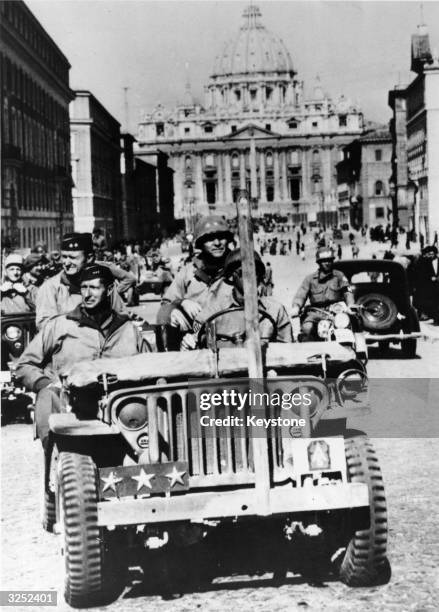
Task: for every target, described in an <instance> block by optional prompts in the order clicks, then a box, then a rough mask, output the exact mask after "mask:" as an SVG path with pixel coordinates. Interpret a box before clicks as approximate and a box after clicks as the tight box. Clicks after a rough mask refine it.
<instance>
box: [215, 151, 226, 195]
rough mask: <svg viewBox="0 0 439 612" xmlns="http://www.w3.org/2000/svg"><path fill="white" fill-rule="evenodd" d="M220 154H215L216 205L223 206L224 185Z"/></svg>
mask: <svg viewBox="0 0 439 612" xmlns="http://www.w3.org/2000/svg"><path fill="white" fill-rule="evenodd" d="M222 157H223V156H222V155H221V153H217V155H216V158H217V176H218V204H219V205H220V206H222V205H223V204H224V184H223V159H222Z"/></svg>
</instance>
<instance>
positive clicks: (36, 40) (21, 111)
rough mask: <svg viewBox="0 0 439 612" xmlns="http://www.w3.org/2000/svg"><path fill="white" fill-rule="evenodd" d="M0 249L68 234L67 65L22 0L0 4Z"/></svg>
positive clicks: (50, 244)
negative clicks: (0, 125) (0, 206)
mask: <svg viewBox="0 0 439 612" xmlns="http://www.w3.org/2000/svg"><path fill="white" fill-rule="evenodd" d="M0 15H1V19H0V33H1V36H0V63H1V72H2V75H1V90H2V110H1V113H2V122H1V124H2V128H1V129H2V132H1V134H2V156H1V157H2V159H1V174H2V208H1V215H2V230H1V237H2V244H3V245H4V247H6V248H29V247H32V246H33V245H34V244H35V243H36V242H38V241H42V242H45V243H46V244H47V245H48V247H49V248H57V246H58V244H59V240H60V237H61V235H62V233H63V232H68V231H72V229H73V216H72V196H71V176H70V135H69V111H68V107H69V102H70V100H71V99H72V97H73V96H72V92H71V90H70V88H69V69H70V64H69V62H68V61H67V59H66V58H65V56H64V55H63V54H62V53H61V51H60V50H59V48H58V47H57V46H56V45H55V43H54V42H53V40H52V39H51V38H50V36H49V35H48V34H47V32H46V31H45V30H44V29H43V27H42V26H41V25H40V23H39V22H38V20H37V19H36V18H35V17H34V15H33V14H32V13H31V11H30V10H29V9H28V8H27V6H26V5H25V4H24V2H22V1H21V0H17V1H14V2H12V1H4V2H1V3H0Z"/></svg>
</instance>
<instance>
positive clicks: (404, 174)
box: [389, 24, 439, 241]
mask: <svg viewBox="0 0 439 612" xmlns="http://www.w3.org/2000/svg"><path fill="white" fill-rule="evenodd" d="M411 54H412V62H411V70H412V71H413V72H416V73H417V74H416V77H415V78H414V80H413V81H412V82H411V83H410V84H409V85H408V86H407V87H402V86H398V87H396V88H395V89H394V90H391V91H390V92H389V106H390V107H391V109H392V111H393V118H392V120H391V123H390V129H391V133H392V140H393V175H394V181H395V184H396V185H397V199H398V206H399V207H400V208H401V209H403V210H405V211H406V216H407V220H408V226H409V228H410V229H414V230H415V232H420V233H422V234H423V235H424V237H425V238H426V240H427V241H430V240H433V239H434V235H435V233H436V232H439V59H438V57H433V56H432V53H431V52H430V41H429V36H428V32H427V28H426V26H425V25H424V24H422V25H420V26H418V31H417V33H416V34H414V35H413V36H412V45H411Z"/></svg>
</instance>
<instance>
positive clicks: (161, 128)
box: [155, 123, 165, 136]
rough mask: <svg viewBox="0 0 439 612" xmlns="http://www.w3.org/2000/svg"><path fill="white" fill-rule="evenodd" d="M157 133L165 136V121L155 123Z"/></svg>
mask: <svg viewBox="0 0 439 612" xmlns="http://www.w3.org/2000/svg"><path fill="white" fill-rule="evenodd" d="M155 133H156V136H163V134H164V133H165V124H164V123H156V124H155Z"/></svg>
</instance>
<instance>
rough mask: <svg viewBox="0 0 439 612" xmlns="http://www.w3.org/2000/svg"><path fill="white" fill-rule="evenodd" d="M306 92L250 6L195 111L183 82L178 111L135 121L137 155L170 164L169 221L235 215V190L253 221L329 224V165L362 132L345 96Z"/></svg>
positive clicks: (332, 196) (332, 187) (332, 178)
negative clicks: (244, 193)
mask: <svg viewBox="0 0 439 612" xmlns="http://www.w3.org/2000/svg"><path fill="white" fill-rule="evenodd" d="M311 91H312V93H311V95H309V96H306V95H305V89H304V84H303V82H302V81H301V80H300V79H299V78H298V75H297V73H296V71H295V70H294V67H293V63H292V60H291V57H290V54H289V52H288V49H287V47H286V45H285V44H284V42H283V41H282V40H281V39H280V38H278V37H277V36H275V35H274V34H272V33H271V32H269V31H268V30H267V29H266V28H265V27H264V25H263V24H262V22H261V12H260V10H259V8H258V7H256V6H254V5H251V6H249V7H248V8H247V9H246V10H245V11H244V14H243V22H242V25H241V27H240V29H239V32H238V33H237V35H236V36H235V37H234V38H233V39H232V40H231V41H229V42H227V43H226V44H225V45H224V47H223V49H222V50H221V52H220V53H219V54H218V56H217V57H216V58H215V61H214V66H213V70H212V74H211V76H210V78H209V80H208V83H207V85H206V87H205V102H204V105H201V104H200V103H198V102H197V101H196V100H194V99H193V96H192V94H191V90H190V86H189V84H187V85H186V91H185V99H184V102H183V103H182V104H179V105H177V106H176V107H175V108H174V109H172V110H170V109H166V108H164V107H162V106H161V105H158V106H157V107H156V108H155V109H154V110H153V112H152V113H150V114H146V115H144V116H143V117H142V119H141V122H140V124H139V129H138V134H137V140H138V144H137V149H136V154H137V155H138V156H140V157H144V158H145V159H146V160H147V158H148V157H149V156H151V155H154V154H156V153H157V152H158V151H161V152H163V153H166V154H167V155H168V156H169V165H170V166H171V167H172V168H173V170H174V193H175V200H174V205H175V216H176V218H181V219H185V220H186V223H187V224H188V223H189V225H190V224H191V223H192V221H193V219H194V218H195V216H196V215H198V214H206V213H209V212H210V213H216V214H221V215H225V216H227V217H232V216H235V205H234V202H235V201H236V197H237V194H238V193H239V191H240V190H241V189H247V190H248V192H249V194H250V195H251V198H252V202H253V207H254V209H257V212H258V213H259V214H264V213H281V214H286V213H289V214H291V215H292V217H293V219H294V220H295V221H296V222H298V221H308V222H312V221H322V220H324V221H325V222H326V223H333V222H335V220H336V215H337V173H336V164H337V163H338V162H339V161H340V160H341V159H342V152H343V147H344V146H345V145H347V144H348V143H349V142H351V141H352V140H353V139H355V138H357V137H358V136H359V135H361V134H362V133H363V130H364V128H363V115H362V113H361V111H360V110H359V109H358V108H357V107H356V106H355V105H353V104H352V103H351V102H350V101H349V100H348V99H346V98H345V97H344V96H341V97H340V98H339V99H338V100H336V101H334V100H332V99H331V98H330V97H329V96H328V95H327V94H326V93H325V92H324V91H323V89H322V86H321V84H320V81H319V79H318V78H317V79H316V82H315V83H314V85H313V86H312V87H311Z"/></svg>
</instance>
